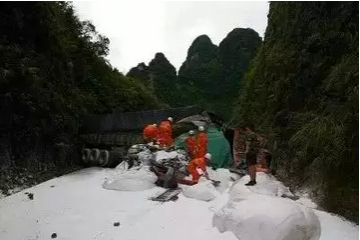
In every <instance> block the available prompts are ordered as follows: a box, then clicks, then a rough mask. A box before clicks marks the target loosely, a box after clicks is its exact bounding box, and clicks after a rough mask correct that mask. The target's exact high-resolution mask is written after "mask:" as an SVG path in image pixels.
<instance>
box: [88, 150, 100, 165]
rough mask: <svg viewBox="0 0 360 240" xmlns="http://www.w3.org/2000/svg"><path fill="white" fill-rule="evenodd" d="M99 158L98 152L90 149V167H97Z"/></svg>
mask: <svg viewBox="0 0 360 240" xmlns="http://www.w3.org/2000/svg"><path fill="white" fill-rule="evenodd" d="M99 156H100V150H99V149H97V148H94V149H92V150H91V155H90V163H91V164H92V165H98V159H99Z"/></svg>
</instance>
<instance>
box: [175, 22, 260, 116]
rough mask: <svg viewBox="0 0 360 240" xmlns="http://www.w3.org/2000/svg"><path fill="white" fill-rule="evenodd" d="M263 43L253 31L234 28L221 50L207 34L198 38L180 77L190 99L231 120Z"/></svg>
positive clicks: (180, 81) (191, 48) (182, 67)
mask: <svg viewBox="0 0 360 240" xmlns="http://www.w3.org/2000/svg"><path fill="white" fill-rule="evenodd" d="M260 44H261V38H260V37H259V35H258V34H257V33H256V32H255V31H254V30H252V29H243V28H236V29H234V30H233V31H231V32H230V33H229V34H228V35H227V36H226V38H224V40H223V41H222V42H221V43H220V45H219V47H217V46H216V45H214V44H213V43H212V42H211V40H210V38H209V37H208V36H206V35H201V36H199V37H197V38H196V39H195V40H194V42H193V43H192V44H191V46H190V48H189V50H188V55H187V57H186V61H185V62H184V63H183V65H182V66H181V68H180V71H179V76H178V81H179V84H180V85H181V87H182V89H183V92H184V94H185V95H186V96H187V97H186V100H187V101H188V102H189V103H195V102H196V103H198V104H201V105H203V106H204V107H205V108H206V109H208V110H212V111H214V112H216V113H218V114H219V115H222V116H223V117H225V119H227V118H228V117H229V115H230V113H231V111H232V107H231V106H232V103H233V102H234V99H235V97H236V94H237V93H238V91H239V86H240V82H241V79H242V77H243V75H244V72H245V71H246V68H247V67H248V65H249V63H250V61H251V59H252V58H253V56H254V55H255V53H256V51H257V49H258V47H259V46H260Z"/></svg>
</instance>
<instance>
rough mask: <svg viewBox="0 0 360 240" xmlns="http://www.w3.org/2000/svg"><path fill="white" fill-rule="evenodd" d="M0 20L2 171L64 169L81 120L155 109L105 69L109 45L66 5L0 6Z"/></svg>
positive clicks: (129, 82) (151, 100) (135, 86)
mask: <svg viewBox="0 0 360 240" xmlns="http://www.w3.org/2000/svg"><path fill="white" fill-rule="evenodd" d="M0 19H1V21H0V36H1V37H0V54H1V59H0V62H1V63H0V98H1V101H0V109H1V115H0V131H1V138H0V167H1V169H2V171H3V172H2V173H4V171H6V169H9V168H13V167H14V166H16V167H19V166H22V167H33V168H36V169H52V168H55V165H57V168H58V166H62V165H65V166H66V165H69V164H70V163H71V161H72V160H73V159H76V158H74V157H72V156H73V154H76V151H75V150H76V136H77V131H78V126H79V124H80V121H79V120H80V119H81V117H82V116H84V115H86V114H99V113H109V112H112V111H113V109H114V108H117V109H120V110H122V111H135V110H143V109H154V108H159V107H161V106H163V105H161V103H159V101H158V100H157V99H156V98H155V97H154V95H153V94H152V93H151V92H150V91H149V90H148V89H147V88H146V87H145V86H144V84H143V83H141V81H139V80H136V79H132V78H128V77H125V76H124V75H123V74H122V73H120V72H119V71H118V70H117V69H115V68H113V67H111V65H110V64H109V63H108V62H107V60H106V59H105V57H106V55H107V54H108V52H109V47H108V46H109V39H108V38H106V37H105V36H102V35H100V34H98V33H97V31H96V28H95V26H94V25H92V24H91V23H90V22H88V21H80V20H79V19H78V17H77V16H76V14H75V13H74V8H73V6H72V5H71V3H67V2H2V3H0ZM4 175H6V174H4ZM4 175H3V174H2V176H4ZM0 182H1V180H0ZM0 185H1V184H0Z"/></svg>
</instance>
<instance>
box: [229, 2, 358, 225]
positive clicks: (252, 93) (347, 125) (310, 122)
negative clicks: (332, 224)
mask: <svg viewBox="0 0 360 240" xmlns="http://www.w3.org/2000/svg"><path fill="white" fill-rule="evenodd" d="M358 9H359V6H358V2H271V3H270V12H269V19H268V27H267V30H266V33H265V39H264V43H263V46H262V48H261V50H260V51H259V53H258V55H257V56H256V59H255V60H254V61H253V63H252V65H251V67H250V68H249V70H248V72H247V74H246V77H245V79H244V81H243V82H242V84H241V87H240V88H241V91H240V95H239V97H238V101H237V107H236V108H235V111H234V114H233V117H234V124H235V125H247V124H249V123H254V124H255V125H256V128H257V129H256V130H257V131H259V132H264V133H266V134H268V136H269V137H270V141H269V142H270V143H271V146H270V148H271V149H272V151H273V152H274V159H275V161H276V162H277V169H278V173H279V175H280V176H281V177H283V178H284V179H287V180H288V182H289V183H293V185H294V186H307V187H310V189H312V190H313V195H314V196H315V197H316V199H317V200H318V202H319V203H320V204H321V205H322V206H323V207H325V208H326V209H328V210H330V211H334V212H336V213H341V214H342V215H344V216H346V217H348V218H350V219H353V220H357V219H358V197H359V196H358V188H359V186H358V76H359V73H358V66H359V63H358V52H359V50H358V42H359V39H358V36H359V24H358V23H359V22H358V21H359V19H358V18H359V17H358Z"/></svg>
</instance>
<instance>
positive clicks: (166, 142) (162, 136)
mask: <svg viewBox="0 0 360 240" xmlns="http://www.w3.org/2000/svg"><path fill="white" fill-rule="evenodd" d="M158 140H159V144H160V145H162V146H171V145H172V144H173V139H172V126H171V123H170V121H168V120H164V121H162V122H161V123H160V126H159V139H158Z"/></svg>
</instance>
